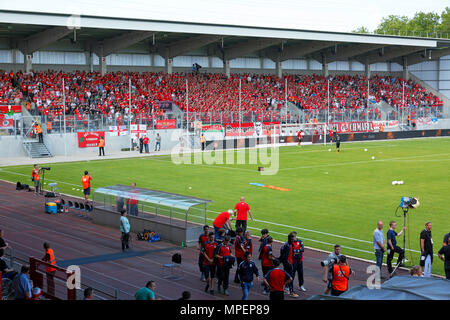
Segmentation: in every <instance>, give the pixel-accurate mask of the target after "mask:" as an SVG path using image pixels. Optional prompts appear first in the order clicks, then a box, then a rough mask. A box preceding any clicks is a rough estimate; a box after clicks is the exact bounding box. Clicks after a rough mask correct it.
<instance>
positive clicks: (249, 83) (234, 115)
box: [0, 70, 442, 122]
mask: <svg viewBox="0 0 450 320" xmlns="http://www.w3.org/2000/svg"><path fill="white" fill-rule="evenodd" d="M63 80H64V88H63ZM130 80H131V90H130ZM186 80H187V83H188V90H187V92H186ZM328 80H329V84H328ZM286 84H287V90H286V88H285V85H286ZM403 84H404V88H403ZM368 87H369V88H368ZM368 89H369V99H371V100H373V101H376V102H380V101H382V100H383V101H385V102H386V103H388V104H390V105H391V106H392V107H394V108H400V107H402V106H405V107H406V106H408V107H411V106H413V107H417V108H421V107H424V106H426V107H436V106H441V105H442V101H440V100H439V98H438V97H437V96H435V95H433V94H432V93H431V92H427V90H426V89H425V88H423V87H421V86H420V85H419V84H417V83H415V82H413V81H412V80H408V81H405V80H404V79H402V78H396V77H390V76H384V77H381V76H378V75H376V76H373V77H371V78H370V82H369V84H368V81H367V79H366V78H365V77H364V76H349V75H339V76H330V77H329V78H328V79H327V78H325V77H324V76H320V75H286V76H284V77H283V78H282V79H281V78H278V77H276V76H274V75H256V74H232V75H231V76H230V77H229V78H227V77H226V76H225V75H224V74H219V73H216V74H213V73H190V74H189V73H188V74H184V73H175V74H171V75H169V74H165V73H153V72H144V73H136V72H114V73H107V74H106V75H104V76H101V74H100V73H98V72H84V71H74V72H71V73H65V72H57V71H50V70H48V71H42V72H32V73H29V74H25V73H23V72H17V73H12V72H11V73H7V72H3V73H0V103H1V104H12V103H15V104H17V103H20V102H21V101H25V102H28V103H27V107H29V109H30V111H32V112H35V114H45V115H49V114H51V115H58V114H61V113H62V111H63V110H62V109H63V90H64V93H65V94H64V96H65V105H66V114H70V115H75V116H76V117H78V119H81V118H82V117H83V116H84V115H88V114H89V115H106V116H107V117H108V118H110V119H115V120H119V121H120V120H121V118H122V117H124V118H127V117H128V112H129V107H130V101H129V95H130V91H131V114H132V115H133V117H140V116H142V115H149V114H152V115H154V114H155V113H156V114H157V115H163V112H164V110H163V109H164V108H162V107H161V103H163V102H173V103H175V104H176V105H177V106H179V107H180V109H181V110H183V111H187V110H189V112H201V113H208V112H209V113H211V112H223V111H226V113H225V114H226V116H225V118H221V119H222V121H223V122H230V121H233V119H234V120H236V119H238V114H239V105H240V106H241V111H242V116H243V117H244V118H245V117H247V116H248V115H249V114H250V113H252V114H254V115H257V117H258V120H259V121H267V120H269V119H270V117H271V116H273V113H274V112H275V113H278V114H279V112H280V110H281V109H282V108H283V107H284V105H285V101H286V97H287V99H288V101H289V102H292V103H294V104H295V105H297V106H298V108H300V109H302V110H321V109H327V108H328V101H329V107H330V109H331V110H335V111H336V110H354V111H358V110H364V109H365V108H367V93H368ZM403 89H404V92H403ZM239 92H240V93H241V94H240V95H239ZM328 95H329V96H328ZM328 97H329V100H328ZM403 97H404V105H403ZM373 112H379V111H378V110H374V111H373ZM228 118H229V119H228Z"/></svg>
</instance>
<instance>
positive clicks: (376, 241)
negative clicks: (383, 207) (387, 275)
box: [373, 221, 386, 278]
mask: <svg viewBox="0 0 450 320" xmlns="http://www.w3.org/2000/svg"><path fill="white" fill-rule="evenodd" d="M373 249H374V250H375V257H376V260H377V267H378V268H380V276H381V267H382V266H383V255H384V252H385V251H386V240H385V238H384V234H383V221H378V223H377V228H376V229H375V230H374V231H373ZM381 278H383V277H381Z"/></svg>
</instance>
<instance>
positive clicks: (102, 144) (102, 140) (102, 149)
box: [98, 137, 105, 156]
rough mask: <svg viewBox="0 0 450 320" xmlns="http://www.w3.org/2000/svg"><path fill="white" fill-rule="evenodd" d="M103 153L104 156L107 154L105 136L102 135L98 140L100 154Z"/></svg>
mask: <svg viewBox="0 0 450 320" xmlns="http://www.w3.org/2000/svg"><path fill="white" fill-rule="evenodd" d="M102 153H103V156H104V155H105V138H103V137H100V139H99V140H98V155H99V156H101V155H102Z"/></svg>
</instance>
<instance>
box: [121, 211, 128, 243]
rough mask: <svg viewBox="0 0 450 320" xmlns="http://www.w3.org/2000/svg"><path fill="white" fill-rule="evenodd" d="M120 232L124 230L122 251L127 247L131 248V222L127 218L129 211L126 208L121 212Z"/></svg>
mask: <svg viewBox="0 0 450 320" xmlns="http://www.w3.org/2000/svg"><path fill="white" fill-rule="evenodd" d="M120 215H121V217H120V232H122V237H121V240H122V251H125V249H129V248H130V247H129V246H128V240H129V239H130V222H129V221H128V218H127V211H126V210H125V209H122V211H121V212H120Z"/></svg>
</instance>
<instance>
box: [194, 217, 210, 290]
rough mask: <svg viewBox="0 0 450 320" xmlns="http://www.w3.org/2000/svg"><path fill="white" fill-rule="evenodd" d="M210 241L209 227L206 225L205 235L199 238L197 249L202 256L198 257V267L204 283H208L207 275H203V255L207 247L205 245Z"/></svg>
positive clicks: (204, 228)
mask: <svg viewBox="0 0 450 320" xmlns="http://www.w3.org/2000/svg"><path fill="white" fill-rule="evenodd" d="M208 240H209V226H208V225H204V226H203V233H202V234H201V235H200V236H199V237H198V244H197V248H198V250H199V251H200V254H199V256H198V266H199V269H200V273H201V280H202V281H206V279H205V274H204V273H203V253H202V249H203V247H204V246H205V244H206V243H207V242H208Z"/></svg>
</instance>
